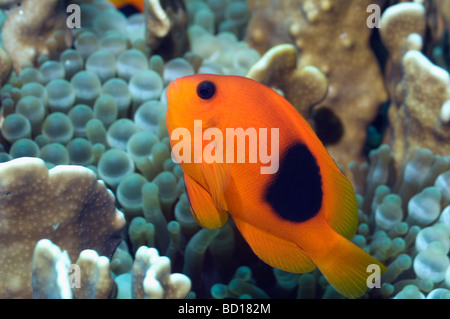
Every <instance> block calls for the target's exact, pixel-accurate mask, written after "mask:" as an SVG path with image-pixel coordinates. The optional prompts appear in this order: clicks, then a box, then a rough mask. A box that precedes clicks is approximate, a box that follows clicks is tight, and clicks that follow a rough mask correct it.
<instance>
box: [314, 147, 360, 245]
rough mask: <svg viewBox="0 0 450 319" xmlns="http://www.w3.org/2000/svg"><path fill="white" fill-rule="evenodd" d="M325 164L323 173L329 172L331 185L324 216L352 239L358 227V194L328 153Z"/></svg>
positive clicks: (332, 225) (333, 226)
mask: <svg viewBox="0 0 450 319" xmlns="http://www.w3.org/2000/svg"><path fill="white" fill-rule="evenodd" d="M324 156H326V157H327V160H326V161H325V164H324V165H322V167H321V171H322V174H327V175H328V176H329V180H331V181H333V183H332V184H331V185H330V188H329V191H328V192H327V196H328V201H329V204H328V207H329V209H327V210H326V211H325V212H324V217H325V219H326V220H327V222H328V224H329V225H330V226H331V228H332V229H333V230H334V231H336V232H337V233H338V234H340V235H342V236H344V237H345V238H347V239H352V238H353V237H354V236H355V234H356V229H357V227H358V214H357V211H358V208H357V205H356V195H355V192H354V190H353V187H352V185H351V184H350V182H349V181H348V179H347V178H346V177H345V176H344V174H342V173H341V171H340V170H339V168H338V167H337V165H336V164H335V162H334V161H333V159H332V158H331V157H330V156H329V155H328V154H326V155H324Z"/></svg>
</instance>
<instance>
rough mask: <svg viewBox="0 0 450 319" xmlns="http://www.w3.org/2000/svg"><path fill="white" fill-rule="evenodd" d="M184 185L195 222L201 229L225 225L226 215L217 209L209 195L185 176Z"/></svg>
mask: <svg viewBox="0 0 450 319" xmlns="http://www.w3.org/2000/svg"><path fill="white" fill-rule="evenodd" d="M184 183H185V185H186V191H187V195H188V199H189V205H190V208H191V213H192V215H193V216H194V219H195V221H196V222H197V223H198V224H199V225H200V226H201V227H203V228H208V229H216V228H220V227H222V226H223V225H225V223H226V222H227V220H228V213H227V212H226V211H224V210H218V209H217V207H216V205H215V203H214V201H213V199H212V197H211V194H210V193H209V192H208V191H207V190H206V189H204V188H203V187H202V186H201V185H200V184H199V183H197V182H196V181H195V180H193V179H192V178H190V177H189V176H188V175H187V174H184Z"/></svg>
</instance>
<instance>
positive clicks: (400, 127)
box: [380, 3, 450, 167]
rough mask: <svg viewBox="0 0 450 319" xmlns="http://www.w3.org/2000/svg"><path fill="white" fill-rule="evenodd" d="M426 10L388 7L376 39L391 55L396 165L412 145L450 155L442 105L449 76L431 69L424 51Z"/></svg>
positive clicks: (403, 5) (414, 5) (410, 5)
mask: <svg viewBox="0 0 450 319" xmlns="http://www.w3.org/2000/svg"><path fill="white" fill-rule="evenodd" d="M425 18H426V16H425V8H424V7H423V6H422V5H421V4H419V3H400V4H397V5H394V6H391V7H389V8H388V9H387V10H386V11H385V12H384V13H383V16H382V18H381V29H380V34H381V38H382V40H383V43H384V44H385V46H386V48H387V49H388V51H389V55H390V61H389V64H388V66H387V76H388V81H387V83H388V86H389V93H390V95H391V105H390V108H389V120H390V131H389V133H390V135H388V137H387V138H386V141H389V142H390V144H391V145H392V147H393V152H394V156H395V159H396V165H397V167H399V166H400V165H401V163H402V162H403V161H405V160H406V155H407V154H408V152H409V151H410V149H411V148H412V147H414V146H420V147H426V148H429V149H430V150H432V151H433V152H435V153H436V154H440V155H447V154H448V153H449V151H450V148H449V145H450V144H449V141H450V128H449V125H448V121H447V114H448V111H446V102H447V100H449V99H450V76H449V73H448V72H447V71H446V70H445V69H442V68H440V67H438V66H436V65H434V64H433V63H432V62H431V61H430V60H429V59H428V58H427V57H426V56H425V55H423V54H422V53H421V52H419V51H420V50H421V49H422V42H423V40H422V37H423V36H424V34H425V25H426V20H425Z"/></svg>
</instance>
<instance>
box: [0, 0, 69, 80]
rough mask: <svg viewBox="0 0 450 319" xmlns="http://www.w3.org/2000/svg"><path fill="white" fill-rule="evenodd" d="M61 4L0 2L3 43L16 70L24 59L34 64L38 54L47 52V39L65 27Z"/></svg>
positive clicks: (34, 0) (50, 0)
mask: <svg viewBox="0 0 450 319" xmlns="http://www.w3.org/2000/svg"><path fill="white" fill-rule="evenodd" d="M63 3H64V1H59V0H46V1H45V4H43V3H42V0H21V1H17V0H1V1H0V8H2V9H8V17H7V19H6V22H5V24H4V26H3V29H2V38H3V44H4V47H5V49H6V51H7V52H8V53H9V55H10V56H11V59H12V60H13V65H14V70H15V71H16V72H17V73H20V71H21V70H22V65H23V64H24V63H25V62H32V63H35V62H36V61H37V58H38V57H39V55H40V54H42V53H44V54H48V53H49V50H48V43H47V40H49V39H52V37H53V36H54V33H55V31H57V30H67V28H66V14H65V10H62V7H61V5H62V4H63ZM64 9H65V8H64ZM67 35H68V33H67Z"/></svg>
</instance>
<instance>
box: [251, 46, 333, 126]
mask: <svg viewBox="0 0 450 319" xmlns="http://www.w3.org/2000/svg"><path fill="white" fill-rule="evenodd" d="M297 60H298V56H297V49H296V48H295V46H294V45H292V44H280V45H277V46H275V47H273V48H271V49H270V50H269V51H267V52H266V54H264V56H263V57H262V58H261V59H260V60H259V61H258V62H257V63H255V64H254V65H253V66H252V67H251V68H250V70H249V71H248V73H247V77H249V78H251V79H253V80H256V81H258V82H260V83H263V84H265V85H267V86H269V87H272V88H275V89H279V90H281V91H282V92H283V94H284V97H285V98H286V99H287V100H288V101H290V102H291V103H292V105H293V106H294V107H295V108H296V109H297V111H299V113H300V114H302V115H303V116H304V117H306V118H309V117H310V116H311V109H312V107H313V106H314V105H315V104H317V103H319V102H320V101H321V100H322V99H323V98H324V97H325V96H326V94H327V91H328V81H327V78H326V76H325V75H324V74H323V73H322V72H321V71H320V70H319V69H318V68H316V67H313V66H305V67H303V68H302V69H299V68H298V67H297Z"/></svg>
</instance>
